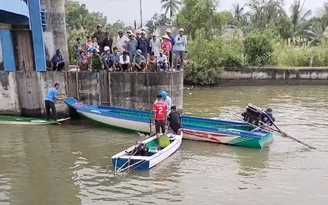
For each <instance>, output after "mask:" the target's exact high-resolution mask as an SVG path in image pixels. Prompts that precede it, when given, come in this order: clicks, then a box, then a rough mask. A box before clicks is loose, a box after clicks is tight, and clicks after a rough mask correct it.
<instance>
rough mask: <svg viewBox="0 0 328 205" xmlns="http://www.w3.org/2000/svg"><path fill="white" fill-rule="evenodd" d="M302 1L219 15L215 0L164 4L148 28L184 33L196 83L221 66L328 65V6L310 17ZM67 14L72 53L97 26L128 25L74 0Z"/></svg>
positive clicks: (260, 0) (256, 1)
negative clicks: (110, 20) (171, 28)
mask: <svg viewBox="0 0 328 205" xmlns="http://www.w3.org/2000/svg"><path fill="white" fill-rule="evenodd" d="M304 1H305V0H295V1H294V3H293V4H292V5H290V9H289V11H288V10H287V11H286V10H285V9H284V8H286V5H284V2H283V0H245V6H241V5H239V4H236V5H234V9H233V10H232V11H221V12H218V11H217V6H218V5H217V1H216V0H202V1H199V0H180V1H179V0H162V1H161V2H162V9H163V10H164V11H165V13H166V15H165V14H162V15H160V14H155V15H154V17H153V18H152V19H150V20H149V21H148V22H147V25H146V26H147V27H148V28H149V29H151V30H154V29H156V27H157V26H163V25H172V24H173V25H175V26H178V27H182V28H184V29H185V31H186V34H187V35H188V40H189V43H188V63H187V66H186V69H185V72H186V78H187V79H188V80H189V81H191V82H194V83H199V84H212V83H214V82H215V79H216V76H217V74H218V73H219V72H220V71H222V68H223V67H244V66H275V67H277V66H285V67H298V66H302V67H304V66H328V58H327V54H328V43H326V41H327V37H328V29H327V28H328V3H325V4H324V5H323V7H322V8H321V11H320V12H319V13H317V14H316V15H312V11H311V10H308V9H305V8H303V5H304ZM66 15H67V16H66V17H67V27H68V31H69V34H70V35H69V36H70V38H69V46H70V48H71V45H72V42H74V41H73V39H74V40H75V38H76V37H77V36H81V35H82V36H81V37H83V36H85V35H87V34H90V33H92V32H93V31H94V29H95V25H96V24H98V23H103V24H104V25H106V27H107V30H109V31H111V33H112V34H114V33H115V32H116V30H117V29H119V28H124V26H125V25H124V24H123V23H122V22H117V23H115V24H113V25H110V24H107V23H106V18H105V17H104V16H103V15H102V14H101V13H93V12H89V11H88V10H87V9H86V8H85V6H84V5H80V4H79V3H77V2H74V1H71V0H68V1H67V5H66Z"/></svg>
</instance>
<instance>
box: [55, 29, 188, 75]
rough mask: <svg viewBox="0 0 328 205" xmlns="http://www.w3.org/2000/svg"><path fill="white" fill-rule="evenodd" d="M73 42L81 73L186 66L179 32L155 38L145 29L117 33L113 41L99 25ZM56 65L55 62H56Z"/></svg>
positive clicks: (184, 41) (184, 42) (177, 68)
mask: <svg viewBox="0 0 328 205" xmlns="http://www.w3.org/2000/svg"><path fill="white" fill-rule="evenodd" d="M83 41H84V40H83V39H81V38H77V39H76V44H75V45H74V49H75V52H76V55H75V59H76V62H77V65H78V67H79V69H80V70H92V71H99V70H108V71H125V72H129V71H136V72H138V71H139V72H145V71H149V72H161V71H162V72H167V71H170V70H172V69H173V68H174V69H176V70H182V69H183V66H184V64H185V56H186V55H185V54H186V46H187V43H188V41H187V36H186V35H184V29H182V28H180V29H179V34H178V35H177V36H173V35H172V31H171V30H170V29H167V30H166V33H165V35H163V36H161V38H160V37H158V36H156V35H155V34H154V33H149V34H148V36H147V35H146V30H144V29H140V30H136V31H135V32H132V31H131V30H127V31H126V32H124V31H123V30H119V31H118V32H117V36H116V46H115V47H113V44H114V40H113V38H112V37H111V36H110V34H109V33H108V32H106V31H105V30H104V29H103V27H102V25H100V24H99V25H97V31H96V32H95V33H94V34H93V35H92V36H87V39H85V42H83ZM59 52H60V51H59ZM55 64H56V65H57V62H55Z"/></svg>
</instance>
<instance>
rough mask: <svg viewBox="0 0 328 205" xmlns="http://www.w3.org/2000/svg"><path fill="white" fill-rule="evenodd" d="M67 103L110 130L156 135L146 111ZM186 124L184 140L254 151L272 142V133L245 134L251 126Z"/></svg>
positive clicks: (198, 121) (219, 122) (189, 120)
mask: <svg viewBox="0 0 328 205" xmlns="http://www.w3.org/2000/svg"><path fill="white" fill-rule="evenodd" d="M65 102H66V103H67V104H68V105H69V106H70V107H72V108H74V109H75V110H76V111H77V112H78V113H79V114H81V115H83V116H85V117H87V118H89V119H91V120H94V121H97V122H99V123H102V124H104V125H107V126H110V127H114V128H119V129H124V130H127V131H134V132H136V131H137V132H145V133H149V132H150V130H151V132H154V131H155V126H153V125H152V126H150V122H151V120H150V117H151V116H150V115H149V112H146V111H138V110H129V109H124V108H115V107H106V106H89V105H85V104H83V103H78V102H77V101H75V103H74V100H72V99H69V100H68V101H65ZM183 123H184V124H183V127H184V128H183V132H184V135H183V137H184V139H190V140H198V141H206V142H212V143H221V144H228V145H236V146H243V147H251V148H263V147H264V146H267V145H269V144H270V143H271V142H272V141H273V135H272V133H270V132H266V131H263V130H260V131H256V130H252V131H247V130H244V129H245V128H247V126H248V127H250V126H249V125H248V124H245V123H243V122H236V121H231V122H230V121H224V120H214V119H206V118H199V117H191V116H185V117H184V118H183ZM229 123H230V124H231V125H230V124H229ZM236 127H237V128H238V127H241V129H237V128H236ZM253 128H254V127H253ZM253 128H252V129H253Z"/></svg>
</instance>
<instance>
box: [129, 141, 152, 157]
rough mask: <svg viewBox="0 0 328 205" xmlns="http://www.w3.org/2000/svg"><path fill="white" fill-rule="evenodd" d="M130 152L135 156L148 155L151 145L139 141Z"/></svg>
mask: <svg viewBox="0 0 328 205" xmlns="http://www.w3.org/2000/svg"><path fill="white" fill-rule="evenodd" d="M128 154H129V155H134V156H148V155H149V147H148V146H147V145H145V144H144V143H139V144H138V145H136V146H135V147H134V149H133V150H131V151H130V152H129V153H128Z"/></svg>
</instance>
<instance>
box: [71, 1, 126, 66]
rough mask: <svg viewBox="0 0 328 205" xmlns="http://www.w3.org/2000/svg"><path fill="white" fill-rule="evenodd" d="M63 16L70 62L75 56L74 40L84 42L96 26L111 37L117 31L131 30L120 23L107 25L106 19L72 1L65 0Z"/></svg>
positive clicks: (83, 5) (98, 13)
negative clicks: (103, 29)
mask: <svg viewBox="0 0 328 205" xmlns="http://www.w3.org/2000/svg"><path fill="white" fill-rule="evenodd" d="M65 14H66V27H67V31H68V38H67V44H68V50H69V54H70V55H69V56H70V60H71V61H72V60H73V57H74V54H75V53H74V52H75V51H74V49H73V46H74V44H75V42H76V38H81V39H82V40H85V38H86V36H88V35H92V33H93V32H94V31H95V30H96V26H97V25H98V24H101V25H102V26H104V28H105V30H106V31H108V32H109V33H111V34H112V35H114V34H116V32H117V31H118V30H119V29H131V28H129V27H126V26H125V24H124V23H123V22H121V21H117V22H116V23H114V24H108V23H107V18H106V17H105V16H104V15H103V14H102V13H100V12H90V11H89V10H88V9H87V8H86V5H85V4H80V3H79V2H77V1H74V0H66V2H65Z"/></svg>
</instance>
